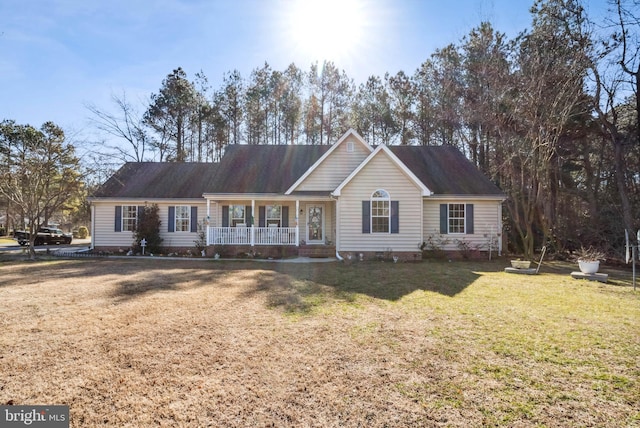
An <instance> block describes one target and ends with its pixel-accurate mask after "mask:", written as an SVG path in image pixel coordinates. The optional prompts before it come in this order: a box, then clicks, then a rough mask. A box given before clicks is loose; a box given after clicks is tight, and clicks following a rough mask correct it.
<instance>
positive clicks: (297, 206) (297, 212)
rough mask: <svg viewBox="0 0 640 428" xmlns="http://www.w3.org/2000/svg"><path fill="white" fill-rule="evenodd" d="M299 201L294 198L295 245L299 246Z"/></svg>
mask: <svg viewBox="0 0 640 428" xmlns="http://www.w3.org/2000/svg"><path fill="white" fill-rule="evenodd" d="M299 215H300V201H299V200H298V199H296V247H299V246H300V217H299Z"/></svg>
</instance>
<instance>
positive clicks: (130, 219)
mask: <svg viewBox="0 0 640 428" xmlns="http://www.w3.org/2000/svg"><path fill="white" fill-rule="evenodd" d="M132 212H133V216H131V213H132ZM137 226H138V205H122V208H121V211H120V232H135V230H136V227H137Z"/></svg>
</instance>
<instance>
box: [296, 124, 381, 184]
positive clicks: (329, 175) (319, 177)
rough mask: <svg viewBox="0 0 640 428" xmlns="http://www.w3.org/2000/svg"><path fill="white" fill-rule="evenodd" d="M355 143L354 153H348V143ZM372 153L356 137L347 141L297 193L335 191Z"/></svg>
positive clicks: (319, 166)
mask: <svg viewBox="0 0 640 428" xmlns="http://www.w3.org/2000/svg"><path fill="white" fill-rule="evenodd" d="M350 142H351V143H353V152H351V153H349V152H347V146H348V145H349V144H348V143H350ZM370 154H371V152H370V151H369V150H368V149H367V148H366V147H365V146H363V145H362V143H360V142H359V141H358V140H357V139H356V138H355V137H354V136H350V137H348V138H347V139H345V140H344V141H343V142H342V143H340V146H339V147H337V148H336V149H335V150H334V151H333V152H332V153H331V154H330V155H329V156H328V157H327V158H326V159H325V160H324V161H323V162H322V163H321V164H320V165H318V167H317V168H316V169H315V170H314V171H313V172H312V173H311V175H309V176H308V177H307V178H306V179H305V180H304V181H303V182H302V183H300V185H299V186H298V187H297V188H296V191H314V190H316V191H318V190H334V189H335V188H336V187H338V185H339V184H340V183H342V182H343V181H344V179H345V178H347V177H348V176H349V174H351V173H352V172H353V170H354V169H356V168H357V167H358V166H359V165H360V164H361V163H362V161H363V160H365V159H366V158H367V156H369V155H370Z"/></svg>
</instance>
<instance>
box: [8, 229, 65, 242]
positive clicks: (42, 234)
mask: <svg viewBox="0 0 640 428" xmlns="http://www.w3.org/2000/svg"><path fill="white" fill-rule="evenodd" d="M13 238H14V239H15V240H16V241H18V243H19V244H20V245H28V244H29V232H15V233H14V235H13ZM71 239H72V238H71V234H70V233H64V232H63V231H62V230H60V229H57V228H55V227H43V228H40V229H39V230H38V234H37V235H36V239H35V241H34V242H33V244H34V245H45V244H46V245H51V244H71Z"/></svg>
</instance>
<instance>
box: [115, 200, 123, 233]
mask: <svg viewBox="0 0 640 428" xmlns="http://www.w3.org/2000/svg"><path fill="white" fill-rule="evenodd" d="M114 226H115V227H114V229H113V230H114V232H122V206H121V205H116V221H115V225H114Z"/></svg>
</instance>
